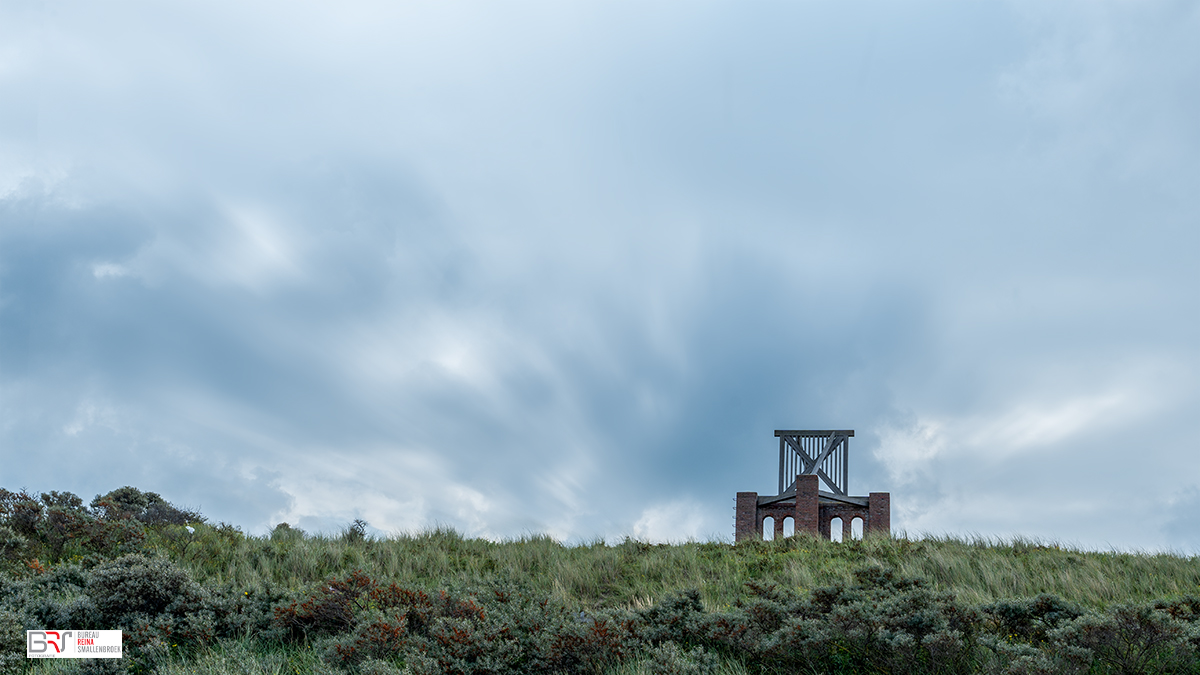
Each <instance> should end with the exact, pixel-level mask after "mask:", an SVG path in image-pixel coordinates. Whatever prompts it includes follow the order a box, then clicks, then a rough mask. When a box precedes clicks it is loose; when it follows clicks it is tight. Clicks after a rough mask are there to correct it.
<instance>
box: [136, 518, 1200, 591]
mask: <svg viewBox="0 0 1200 675" xmlns="http://www.w3.org/2000/svg"><path fill="white" fill-rule="evenodd" d="M147 543H148V544H150V545H151V546H153V547H155V548H157V549H159V550H161V551H162V552H164V553H167V554H168V555H170V557H171V558H173V559H174V560H175V561H176V563H177V564H181V565H182V566H184V567H186V568H187V569H188V570H189V571H190V572H191V573H192V575H193V576H194V577H195V578H196V579H197V580H199V581H217V582H219V581H230V582H233V583H234V584H236V585H238V586H254V585H258V584H261V583H263V582H267V581H269V582H272V583H274V584H278V585H282V586H285V587H292V588H295V587H303V586H305V585H308V584H314V583H317V582H320V581H323V580H325V579H328V578H329V577H332V576H342V575H345V574H346V573H348V572H350V571H353V570H356V569H361V570H363V571H364V572H366V573H367V574H369V575H371V576H372V577H375V578H379V579H383V580H387V581H394V582H398V583H400V584H402V585H412V586H421V587H426V588H469V587H475V586H480V585H491V584H500V585H504V586H513V587H520V588H523V589H526V590H528V591H530V592H533V593H536V594H538V595H544V596H549V597H553V598H555V599H556V600H561V601H563V602H566V603H568V604H572V605H578V606H581V607H603V606H623V607H641V606H647V605H649V604H652V603H653V602H655V601H657V600H658V599H660V598H662V597H663V596H664V595H667V594H669V593H672V592H674V591H678V590H683V589H688V588H696V589H698V590H699V591H700V593H701V597H702V599H703V601H704V603H705V606H706V607H709V608H712V609H716V608H721V607H727V606H730V605H732V604H733V603H734V602H735V601H736V600H737V599H738V598H739V597H742V596H743V595H744V593H745V583H746V582H747V581H755V582H767V583H776V584H781V585H785V586H788V587H790V588H794V589H798V590H807V589H812V588H815V587H819V586H825V585H829V584H832V583H835V582H839V581H843V582H848V581H849V580H850V579H851V576H852V572H853V570H854V569H856V568H859V567H862V566H864V565H870V564H883V565H886V566H888V567H892V568H895V569H896V570H897V571H898V572H899V573H901V574H903V575H906V576H915V577H921V578H924V579H927V580H929V581H930V582H931V583H932V584H933V586H934V587H935V588H937V589H939V590H947V591H952V592H954V593H955V594H956V595H958V597H959V598H960V599H962V600H963V601H965V602H967V603H970V604H979V603H984V602H990V601H993V600H996V599H1000V598H1012V597H1029V596H1034V595H1037V594H1039V593H1053V594H1056V595H1059V596H1061V597H1063V598H1066V599H1068V600H1072V601H1074V602H1077V603H1079V604H1081V605H1084V606H1086V607H1092V608H1097V609H1099V608H1104V607H1107V606H1108V605H1111V604H1113V603H1118V602H1138V601H1148V600H1154V599H1158V598H1169V597H1176V596H1180V595H1185V594H1189V593H1190V594H1200V558H1197V557H1185V556H1178V555H1170V554H1138V553H1116V552H1095V551H1082V550H1078V549H1073V548H1069V547H1062V546H1059V545H1057V544H1047V543H1040V542H1031V541H1026V540H1014V541H989V540H986V539H975V540H961V539H954V538H950V537H943V538H925V539H907V538H896V539H890V538H869V539H867V540H865V541H858V540H856V541H850V542H845V543H838V542H827V541H819V540H816V539H812V538H808V537H795V538H788V539H783V540H780V541H774V542H771V541H764V542H748V543H742V544H739V545H737V546H734V545H731V544H725V543H715V542H711V543H700V542H693V543H684V544H674V545H661V544H660V545H650V544H646V543H643V542H637V541H632V540H626V541H623V542H620V543H615V544H611V545H610V544H606V543H604V542H599V541H598V542H594V543H591V544H584V545H578V546H566V545H563V544H561V543H559V542H557V541H555V540H553V539H550V538H548V537H529V538H523V539H517V540H510V541H502V542H494V541H488V540H483V539H464V538H463V537H461V536H460V535H458V534H457V533H455V532H453V531H451V530H445V529H439V530H433V531H430V532H426V533H422V534H417V535H403V536H398V537H392V538H388V539H371V538H367V539H363V540H358V541H355V540H353V539H352V538H347V537H325V536H302V535H300V534H299V533H295V532H293V533H287V534H286V535H283V536H280V534H279V533H277V534H276V536H275V537H274V538H271V537H242V536H238V535H236V534H234V533H230V532H228V531H225V532H222V531H220V530H217V529H214V528H210V527H207V526H203V525H202V526H199V527H198V528H197V531H196V533H195V534H194V535H188V534H187V533H186V531H184V530H183V528H162V529H160V530H159V531H158V532H157V533H154V534H152V536H151V538H150V540H148V542H147Z"/></svg>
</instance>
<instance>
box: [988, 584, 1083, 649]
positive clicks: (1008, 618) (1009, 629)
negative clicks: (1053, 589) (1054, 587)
mask: <svg viewBox="0 0 1200 675" xmlns="http://www.w3.org/2000/svg"><path fill="white" fill-rule="evenodd" d="M980 609H981V610H982V611H983V612H984V613H985V614H987V615H988V616H990V617H991V618H992V620H993V621H994V623H995V631H996V632H997V633H998V634H1000V635H1001V636H1005V637H1008V638H1010V639H1019V640H1022V641H1025V642H1045V641H1046V633H1047V631H1050V630H1053V629H1055V628H1058V627H1059V626H1061V625H1062V624H1063V623H1065V622H1067V621H1071V620H1072V619H1075V618H1078V617H1079V616H1081V615H1082V614H1083V610H1082V609H1080V608H1079V607H1078V606H1077V605H1075V604H1073V603H1070V602H1067V601H1066V600H1063V599H1062V598H1060V597H1058V596H1057V595H1051V594H1049V593H1042V594H1041V595H1038V596H1037V597H1035V598H1017V599H1012V600H1000V601H998V602H993V603H991V604H988V605H984V606H983V607H981V608H980Z"/></svg>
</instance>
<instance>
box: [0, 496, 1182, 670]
mask: <svg viewBox="0 0 1200 675" xmlns="http://www.w3.org/2000/svg"><path fill="white" fill-rule="evenodd" d="M52 627H54V628H73V629H112V628H119V629H121V630H123V631H124V636H125V642H124V644H125V650H126V657H125V658H124V659H121V660H65V659H63V660H27V659H26V658H25V656H24V651H23V650H24V631H25V630H29V629H31V630H37V629H46V628H52ZM0 640H2V641H3V651H2V652H0V673H7V672H12V673H24V672H47V673H49V672H127V671H128V672H161V673H214V674H215V673H308V672H323V673H393V674H395V673H402V672H410V673H464V674H465V673H602V674H608V675H620V674H633V673H796V672H800V673H830V674H832V673H1170V672H1178V673H1200V652H1198V651H1197V650H1198V649H1200V559H1198V558H1195V557H1186V556H1181V555H1168V554H1153V555H1150V554H1136V553H1117V552H1097V551H1082V550H1076V549H1072V548H1065V547H1061V546H1058V545H1055V544H1053V543H1046V542H1034V541H1025V540H1015V541H991V540H987V539H982V538H976V539H969V540H963V539H954V538H923V539H908V538H904V537H895V538H887V537H871V538H868V539H866V540H854V541H847V542H844V543H841V542H828V541H820V540H817V539H814V538H811V537H808V536H797V537H789V538H785V539H780V540H778V541H764V542H743V543H739V544H737V545H732V544H729V543H723V542H690V543H684V544H673V545H661V544H660V545H652V544H648V543H645V542H640V541H635V540H631V539H625V540H623V541H620V542H604V541H595V542H591V543H587V544H582V545H573V546H572V545H564V544H562V543H560V542H558V541H555V540H553V539H551V538H548V537H536V536H535V537H526V538H521V539H515V540H509V541H499V542H497V541H488V540H482V539H467V538H464V537H462V536H460V535H459V534H458V533H456V532H454V531H452V530H449V529H435V530H431V531H428V532H423V533H419V534H407V535H398V536H392V537H387V538H376V537H371V536H368V535H367V534H366V524H365V523H362V522H361V521H356V522H355V523H351V524H349V525H347V527H346V528H345V530H344V531H342V532H340V533H338V534H336V535H334V536H326V535H313V534H307V533H304V532H302V531H300V530H298V529H295V528H291V527H288V526H287V525H286V524H280V525H279V526H277V527H276V528H275V529H274V530H273V531H272V532H271V533H270V534H269V535H267V536H249V535H246V534H244V533H243V532H242V531H240V530H239V529H238V528H236V527H234V526H231V525H228V524H211V523H208V522H207V521H206V520H205V519H204V517H203V516H202V515H201V514H199V513H195V512H192V511H188V510H186V509H180V508H177V507H175V506H173V505H171V504H169V503H168V502H166V501H165V500H163V499H162V498H161V497H160V496H159V495H157V494H154V493H148V492H142V491H140V490H137V489H135V488H130V487H126V488H121V489H119V490H114V491H113V492H111V493H109V494H107V495H103V496H98V497H96V498H95V499H94V500H92V501H91V502H90V503H89V504H87V505H86V506H85V505H84V503H83V500H82V499H80V498H79V497H77V496H75V495H73V494H70V493H58V492H52V493H46V494H40V495H33V494H29V493H27V492H12V491H8V490H0Z"/></svg>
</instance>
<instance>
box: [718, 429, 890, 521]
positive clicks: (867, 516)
mask: <svg viewBox="0 0 1200 675" xmlns="http://www.w3.org/2000/svg"><path fill="white" fill-rule="evenodd" d="M775 436H776V437H777V438H778V439H779V494H776V495H762V496H759V494H758V493H757V492H739V493H737V507H736V514H735V517H734V539H735V540H736V541H742V540H745V539H762V536H763V522H764V521H765V520H766V519H767V518H772V519H773V521H774V534H775V536H776V537H782V536H783V532H784V521H785V520H786V519H788V518H791V519H792V522H793V529H794V531H795V533H796V534H800V533H802V532H805V533H808V534H811V535H816V536H822V537H825V538H829V537H830V536H831V534H832V533H831V531H830V530H831V523H832V521H833V519H834V518H840V519H841V520H842V540H843V541H847V540H849V539H850V537H851V531H852V529H851V528H852V523H853V521H854V520H855V519H861V520H862V523H863V528H862V531H863V535H864V536H867V535H885V536H890V535H891V529H892V526H891V495H890V494H889V493H887V492H872V493H870V494H869V495H867V496H866V497H856V496H852V495H850V494H849V463H850V438H852V437H853V436H854V431H853V430H852V429H845V430H805V431H798V430H776V431H775ZM822 482H824V484H825V486H826V487H828V488H829V489H828V490H822V489H821V483H822Z"/></svg>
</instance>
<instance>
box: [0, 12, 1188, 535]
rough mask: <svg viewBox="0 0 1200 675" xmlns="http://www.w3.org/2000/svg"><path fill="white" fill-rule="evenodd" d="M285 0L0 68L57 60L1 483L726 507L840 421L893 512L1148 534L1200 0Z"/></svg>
mask: <svg viewBox="0 0 1200 675" xmlns="http://www.w3.org/2000/svg"><path fill="white" fill-rule="evenodd" d="M277 10H278V8H271V7H266V6H259V7H254V8H237V9H236V11H235V9H234V8H232V7H224V6H220V5H212V6H207V7H206V8H204V10H203V11H200V10H198V9H197V8H193V7H188V6H172V7H169V8H168V7H163V8H159V9H158V10H156V12H157V13H155V12H141V11H137V12H134V13H135V14H136V15H137V16H135V17H126V18H127V19H129V20H128V21H122V20H120V17H119V16H116V15H112V16H110V15H109V14H107V13H105V14H104V15H103V16H102V15H100V14H97V13H96V12H97V11H98V10H97V9H96V8H93V7H90V6H86V5H79V6H74V5H63V6H55V7H54V8H49V9H45V8H43V9H42V10H40V11H42V12H44V13H45V15H44V16H43V18H44V22H43V24H42V25H44V26H45V28H43V29H41V30H44V31H45V35H44V38H45V39H46V41H47V43H46V44H47V45H49V48H48V49H47V50H46V51H45V52H43V53H42V54H41V55H40V56H38V55H33V54H32V53H25V52H23V53H25V54H26V56H27V57H28V58H27V62H28V63H29V64H34V65H30V66H29V67H28V68H26V69H25V70H21V69H16V68H14V69H13V70H10V71H8V72H10V73H14V74H13V75H11V76H6V77H9V79H7V80H4V81H2V82H0V87H3V90H2V91H5V92H8V91H17V90H18V89H20V88H21V87H22V86H25V84H22V83H25V82H27V81H28V80H29V79H30V78H31V77H32V78H33V79H35V80H36V81H37V82H38V88H39V92H40V93H39V102H38V106H37V112H36V116H37V121H38V124H37V139H36V141H30V142H31V143H32V145H31V146H30V147H32V148H33V149H34V150H32V151H31V152H30V153H25V154H17V155H13V157H17V159H11V158H10V159H8V160H4V161H6V162H9V164H11V166H9V164H6V165H4V166H2V167H0V169H2V170H3V173H0V180H2V181H5V182H4V184H3V185H0V195H2V196H0V199H2V200H3V201H2V202H0V298H2V302H3V304H0V385H2V389H0V397H2V398H3V403H4V410H5V411H6V418H7V420H6V422H5V425H4V426H3V427H2V428H0V448H2V450H0V452H3V455H2V458H3V459H4V461H3V462H0V484H4V485H9V486H18V485H28V486H30V487H31V488H35V489H71V490H75V491H76V492H79V493H80V494H93V493H96V492H104V491H107V490H109V489H112V488H113V487H117V486H119V485H124V484H138V485H139V487H143V488H144V489H153V490H156V491H158V492H160V493H162V494H163V495H164V496H166V497H167V498H169V499H172V500H175V501H180V502H184V503H188V504H193V505H197V506H202V507H203V508H204V510H205V512H206V513H209V514H210V515H211V516H213V517H214V518H218V519H224V520H230V521H234V522H238V523H240V524H242V525H244V526H246V527H248V528H251V529H253V530H255V531H261V530H262V529H264V528H266V527H268V526H269V525H271V524H273V523H275V522H278V521H280V520H288V521H289V522H292V523H293V524H299V525H300V526H302V527H305V528H308V529H318V530H319V529H335V528H336V527H338V526H340V524H343V523H345V522H348V521H349V520H351V519H353V518H355V517H363V518H366V519H367V520H369V521H371V522H372V524H373V525H375V526H377V527H379V528H381V529H382V530H389V529H411V528H419V527H423V526H427V525H429V524H432V523H435V522H441V523H446V524H450V525H454V526H456V527H460V528H463V529H464V530H465V531H467V532H469V533H472V534H482V535H488V536H507V535H513V534H520V533H522V532H528V531H548V532H551V533H553V534H555V536H561V537H576V538H587V537H590V536H593V535H597V534H600V535H606V536H620V535H622V534H625V533H629V532H631V531H633V530H635V529H636V530H638V531H640V532H644V533H647V534H648V536H664V532H665V529H664V528H666V529H669V522H670V519H671V518H674V517H680V516H679V515H678V514H681V513H688V514H693V515H695V517H691V516H689V517H688V518H686V519H685V520H687V524H686V527H685V526H683V525H681V528H683V529H686V530H687V531H688V532H689V533H692V534H695V533H696V532H700V533H704V534H708V533H721V532H725V531H726V530H727V529H728V527H727V523H726V522H725V519H724V518H723V516H720V515H719V514H720V513H723V511H722V509H724V507H725V505H726V502H727V500H728V498H729V497H730V496H731V495H732V493H733V492H734V491H736V490H740V489H759V490H763V491H765V490H767V489H769V488H770V486H771V485H772V484H773V482H774V476H773V473H772V459H771V457H772V454H773V453H774V442H775V441H774V438H773V437H772V436H771V431H772V429H774V428H782V427H794V426H812V427H844V426H849V427H854V428H856V429H857V430H858V435H857V436H856V438H855V441H854V444H853V445H852V449H853V452H854V453H855V454H854V460H853V461H854V463H855V464H854V474H853V476H852V484H853V486H854V487H855V488H856V489H863V490H874V489H892V490H893V492H894V493H895V497H894V503H895V504H896V505H897V519H896V524H897V525H898V526H899V527H904V528H908V529H910V530H919V529H929V530H935V531H936V530H940V529H953V530H955V531H963V530H968V531H970V530H983V531H984V533H987V532H1005V533H1007V532H1018V531H1019V532H1026V533H1029V534H1036V535H1039V536H1047V537H1056V538H1064V539H1078V540H1079V541H1081V542H1085V543H1087V544H1088V545H1097V546H1103V545H1107V544H1112V545H1121V546H1160V545H1166V543H1167V540H1166V539H1165V538H1164V536H1165V534H1166V533H1161V532H1149V531H1146V530H1145V528H1144V527H1143V528H1142V529H1140V530H1139V529H1137V528H1138V527H1139V526H1138V522H1139V521H1144V520H1145V519H1146V518H1147V517H1148V514H1150V513H1152V512H1155V510H1156V509H1157V510H1161V509H1163V508H1167V507H1166V506H1165V505H1168V504H1171V503H1175V502H1171V499H1172V497H1170V495H1173V494H1182V493H1179V492H1178V491H1179V490H1184V489H1185V488H1186V486H1187V485H1190V483H1189V482H1188V481H1189V480H1190V479H1188V478H1187V476H1188V475H1190V474H1189V472H1192V473H1194V471H1193V469H1195V468H1197V467H1195V466H1194V460H1193V459H1192V457H1191V456H1192V454H1194V453H1191V452H1190V446H1189V445H1188V439H1189V438H1191V437H1193V436H1194V433H1195V421H1194V420H1192V419H1191V418H1190V416H1189V415H1188V414H1187V413H1188V411H1190V410H1193V409H1194V406H1195V403H1196V394H1197V390H1196V387H1195V384H1194V382H1195V378H1194V374H1195V370H1196V368H1197V366H1198V363H1197V352H1196V347H1195V345H1196V344H1197V343H1198V338H1200V335H1197V328H1198V327H1200V322H1198V321H1197V320H1196V317H1197V316H1198V315H1200V304H1198V302H1200V297H1198V296H1197V292H1196V289H1197V288H1200V279H1198V278H1197V272H1196V267H1195V265H1194V257H1195V255H1194V251H1195V250H1196V246H1197V244H1198V243H1200V242H1198V241H1197V234H1196V231H1195V228H1194V227H1191V223H1193V222H1194V221H1195V217H1196V215H1197V213H1198V212H1200V203H1198V202H1197V199H1196V197H1195V195H1194V194H1193V192H1194V191H1193V190H1191V189H1190V186H1191V185H1193V184H1194V183H1195V179H1196V177H1197V176H1200V164H1198V163H1197V161H1196V157H1197V156H1200V155H1197V154H1196V153H1195V152H1193V151H1194V150H1196V142H1197V135H1196V131H1197V128H1196V122H1195V120H1196V119H1200V115H1193V114H1191V113H1192V112H1194V109H1195V106H1196V104H1197V100H1198V98H1197V96H1196V95H1195V94H1194V93H1192V90H1193V89H1194V88H1192V87H1189V86H1188V85H1189V84H1190V83H1191V82H1193V81H1194V80H1195V77H1194V75H1195V74H1196V68H1197V64H1198V63H1200V50H1197V49H1196V48H1195V47H1194V46H1193V45H1192V44H1191V43H1189V42H1187V41H1186V40H1185V39H1183V38H1184V36H1185V35H1186V34H1188V30H1187V29H1188V27H1194V25H1195V22H1196V21H1197V20H1198V19H1197V14H1196V13H1195V12H1194V11H1193V10H1189V8H1188V7H1187V6H1186V3H1184V4H1179V3H1175V4H1172V3H1149V4H1145V5H1139V6H1137V7H1118V6H1116V5H1112V4H1103V3H1102V9H1101V10H1091V9H1088V8H1081V7H1066V6H1063V7H1055V8H1049V9H1042V8H1040V6H1034V5H1023V4H1010V3H1000V2H990V3H983V4H975V5H961V4H958V3H938V2H935V3H928V4H924V5H921V6H920V7H915V8H906V9H905V10H903V11H902V10H899V9H897V8H894V7H891V6H888V5H886V4H884V3H876V4H873V5H870V6H869V7H867V8H865V9H862V10H861V11H860V10H855V9H854V8H849V7H843V6H834V5H813V4H809V5H788V4H784V3H759V4H756V5H754V6H745V5H741V6H734V5H730V4H724V3H719V2H714V3H708V4H703V5H697V6H692V7H689V8H686V10H685V9H684V8H681V7H679V6H675V5H672V4H670V3H661V4H656V5H639V6H637V7H634V6H633V5H620V4H617V5H611V4H607V5H604V6H600V5H575V6H571V7H550V6H548V5H543V4H539V3H527V4H523V5H520V6H519V7H516V8H514V9H511V11H508V10H506V11H500V10H498V9H497V8H495V7H487V6H483V5H480V6H475V7H458V8H451V7H446V6H435V5H420V4H417V5H408V6H405V7H400V8H397V7H380V6H374V5H371V4H369V3H351V4H349V5H345V6H344V7H343V8H341V9H339V10H337V11H330V10H327V9H320V8H307V9H296V10H295V11H290V10H291V8H289V11H288V12H287V13H286V16H281V15H279V14H278V12H277ZM0 23H3V22H0ZM1192 32H1194V31H1192ZM39 59H40V60H39ZM31 73H35V75H31ZM1151 75H1152V76H1151ZM17 112H18V113H19V112H20V111H17ZM22 114H23V113H22ZM14 115H15V116H14ZM18 118H20V119H18ZM21 119H24V118H21V116H20V114H17V113H13V115H8V114H7V113H6V114H5V115H4V116H0V126H2V127H3V128H2V129H0V133H2V134H3V136H2V137H4V138H16V137H21V138H26V139H28V137H29V134H28V133H27V132H28V128H27V127H28V125H25V124H24V122H21ZM23 125H24V126H23ZM22 176H23V177H24V178H22ZM22 180H23V181H24V182H23V183H22V182H21V181H22ZM1139 444H1141V446H1146V447H1150V448H1151V450H1149V451H1146V452H1143V453H1142V454H1140V455H1139V458H1140V459H1139V461H1138V462H1136V463H1134V464H1133V465H1131V466H1128V467H1124V466H1123V465H1122V464H1121V457H1123V456H1124V455H1123V453H1127V452H1129V448H1131V447H1134V446H1139ZM1141 446H1139V447H1141ZM30 452H52V453H57V454H59V455H62V456H70V457H75V458H78V459H79V461H78V462H77V463H76V464H75V465H73V467H72V468H71V469H69V470H64V472H62V473H60V474H58V475H57V476H56V477H51V476H47V475H46V474H44V473H43V472H41V471H39V470H38V469H37V467H36V466H35V465H34V464H33V463H32V462H30V461H28V460H27V459H25V458H26V457H27V456H28V453H30ZM1030 463H1034V464H1036V466H1038V467H1040V468H1041V469H1040V471H1038V472H1033V473H1030V471H1029V470H1028V467H1029V466H1030ZM1118 466H1121V467H1123V468H1120V469H1118V468H1117V467H1118ZM1167 468H1173V469H1174V470H1173V471H1168V470H1167ZM1163 475H1166V476H1168V478H1167V479H1166V480H1165V481H1163V482H1161V483H1158V484H1156V483H1154V481H1153V477H1155V476H1163ZM56 481H61V482H56ZM139 481H146V483H145V484H141V483H139ZM1193 482H1194V481H1193ZM1097 490H1099V491H1100V492H1101V493H1103V494H1114V495H1115V494H1123V493H1122V491H1129V492H1131V494H1133V495H1134V496H1131V497H1130V498H1129V499H1127V500H1126V501H1120V500H1117V499H1115V498H1114V499H1112V500H1108V501H1106V502H1105V501H1095V500H1090V498H1089V497H1088V495H1089V494H1093V493H1096V491H1097ZM1179 499H1183V498H1179ZM1036 500H1043V501H1044V500H1050V503H1051V504H1052V505H1053V508H1057V509H1059V511H1060V512H1061V513H1062V514H1063V516H1062V517H1061V518H1056V519H1050V520H1047V519H1044V518H1040V519H1039V518H1038V516H1037V514H1036V513H1035V512H1034V511H1031V510H1029V509H1028V508H1027V506H1028V504H1030V503H1032V502H1033V501H1036ZM1177 501H1178V500H1177ZM1185 501H1186V500H1185ZM1179 503H1182V502H1179ZM714 505H716V506H714ZM1122 505H1123V506H1122ZM1172 508H1174V507H1172ZM1122 509H1124V511H1122ZM672 514H674V515H672ZM696 514H698V515H696ZM1181 517H1182V516H1181ZM1180 522H1183V521H1180ZM1172 527H1175V526H1172ZM1185 529H1186V528H1185ZM1172 532H1174V530H1172ZM1173 536H1174V535H1173Z"/></svg>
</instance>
